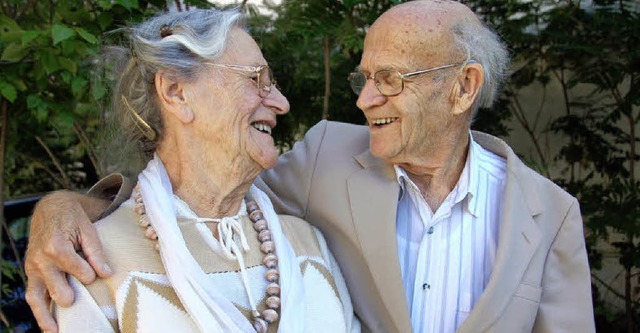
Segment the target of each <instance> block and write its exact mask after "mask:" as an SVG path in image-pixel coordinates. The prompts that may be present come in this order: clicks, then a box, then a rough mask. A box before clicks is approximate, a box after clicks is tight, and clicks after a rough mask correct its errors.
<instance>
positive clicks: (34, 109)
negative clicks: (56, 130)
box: [27, 95, 49, 123]
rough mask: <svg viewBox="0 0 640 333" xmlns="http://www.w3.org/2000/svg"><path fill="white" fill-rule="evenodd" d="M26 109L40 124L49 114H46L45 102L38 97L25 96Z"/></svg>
mask: <svg viewBox="0 0 640 333" xmlns="http://www.w3.org/2000/svg"><path fill="white" fill-rule="evenodd" d="M27 108H28V109H29V110H31V113H32V114H33V115H35V116H36V120H37V121H38V122H40V123H42V122H45V121H46V120H47V117H48V116H49V113H48V112H47V102H45V101H44V100H43V99H42V98H40V96H38V95H29V96H27Z"/></svg>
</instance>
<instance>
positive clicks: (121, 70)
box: [105, 9, 244, 168]
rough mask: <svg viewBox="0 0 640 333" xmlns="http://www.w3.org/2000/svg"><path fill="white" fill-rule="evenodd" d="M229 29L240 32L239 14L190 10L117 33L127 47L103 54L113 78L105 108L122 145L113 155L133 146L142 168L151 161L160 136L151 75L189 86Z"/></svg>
mask: <svg viewBox="0 0 640 333" xmlns="http://www.w3.org/2000/svg"><path fill="white" fill-rule="evenodd" d="M234 27H239V28H244V26H243V15H242V14H241V13H240V12H239V11H238V10H236V9H231V10H216V9H193V10H189V11H185V12H169V13H164V14H160V15H157V16H155V17H152V18H150V19H148V20H146V21H144V22H142V23H140V24H139V25H137V26H133V27H130V28H124V29H121V30H123V31H125V32H126V35H127V36H128V40H129V46H128V47H110V48H107V50H106V52H105V55H106V60H107V62H108V63H109V64H111V66H112V67H111V70H112V71H113V73H114V76H116V78H115V85H114V87H113V94H112V100H111V103H112V109H113V115H114V116H115V117H116V118H117V127H118V132H119V134H118V135H117V136H118V138H116V139H121V140H119V141H124V142H121V143H119V145H120V147H119V148H120V149H119V150H122V152H123V153H128V154H130V150H132V149H127V148H132V147H127V146H131V145H134V146H136V147H135V148H138V149H139V152H140V153H141V154H140V155H141V159H142V160H141V161H140V162H142V166H144V164H146V162H147V161H148V160H150V159H151V158H152V157H153V153H154V152H155V150H156V144H157V142H158V140H159V139H160V138H161V137H162V132H163V124H162V117H161V113H160V107H159V104H158V99H157V94H156V90H155V83H154V79H155V75H156V73H157V72H158V71H160V70H163V71H165V72H166V73H168V74H169V75H172V76H174V77H175V78H176V79H180V80H185V81H187V82H193V80H196V79H197V78H198V75H199V73H200V72H201V68H202V66H203V61H215V60H216V59H218V58H219V57H220V56H221V55H222V53H223V52H224V51H225V46H226V45H227V41H228V37H229V32H230V31H231V30H232V28H234ZM127 104H128V105H127ZM129 106H130V107H129ZM131 112H135V113H136V114H137V115H138V116H140V118H141V119H143V120H144V121H145V122H146V123H147V124H148V125H149V126H150V127H151V128H152V129H153V130H154V131H155V133H156V135H155V137H153V136H149V135H148V132H145V131H143V130H141V124H140V122H139V121H140V119H138V118H136V117H135V115H132V114H131ZM145 134H146V135H145ZM123 144H124V146H123ZM138 167H139V166H136V168H138Z"/></svg>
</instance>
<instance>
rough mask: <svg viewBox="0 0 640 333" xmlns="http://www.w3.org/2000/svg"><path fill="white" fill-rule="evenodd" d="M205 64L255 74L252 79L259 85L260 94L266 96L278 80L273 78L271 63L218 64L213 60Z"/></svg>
mask: <svg viewBox="0 0 640 333" xmlns="http://www.w3.org/2000/svg"><path fill="white" fill-rule="evenodd" d="M204 64H205V65H209V66H215V67H222V68H228V69H231V70H235V71H239V72H244V73H249V74H255V75H256V76H255V77H253V76H252V77H251V80H252V81H254V83H255V84H256V85H257V86H258V95H260V97H262V98H265V97H267V96H269V94H270V93H271V87H273V86H274V85H276V81H275V80H274V78H273V71H271V67H269V65H260V66H246V65H230V64H216V63H212V62H205V63H204Z"/></svg>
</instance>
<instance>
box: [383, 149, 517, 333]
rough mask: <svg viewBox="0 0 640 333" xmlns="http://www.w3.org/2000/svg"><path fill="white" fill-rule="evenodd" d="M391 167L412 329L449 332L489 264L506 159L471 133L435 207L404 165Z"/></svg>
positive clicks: (485, 276) (472, 298) (459, 320)
mask: <svg viewBox="0 0 640 333" xmlns="http://www.w3.org/2000/svg"><path fill="white" fill-rule="evenodd" d="M395 169H396V176H397V180H398V182H399V183H400V188H401V192H400V193H401V194H400V199H399V201H398V210H397V216H396V227H397V229H396V232H397V233H396V237H397V240H398V256H399V259H400V267H401V269H402V279H403V283H404V287H405V291H406V296H407V301H408V306H409V313H410V315H411V324H412V327H413V331H414V332H425V333H427V332H429V333H447V332H455V330H456V329H457V328H458V327H459V326H460V325H461V324H462V322H463V321H464V320H465V319H466V318H467V316H468V315H469V313H470V312H471V310H472V309H473V307H474V306H475V304H476V302H477V301H478V298H479V297H480V295H481V294H482V292H483V290H484V288H485V287H486V285H487V283H488V281H489V277H490V275H491V272H492V270H493V263H494V260H495V256H496V249H497V246H498V232H499V219H500V211H501V203H502V196H503V193H504V185H505V178H506V161H505V159H503V158H501V157H499V156H497V155H495V154H493V153H491V152H489V151H488V150H486V149H484V148H482V147H481V146H480V145H478V144H477V143H475V142H474V141H473V138H471V144H470V148H469V152H468V155H467V162H466V164H465V166H464V169H463V171H462V174H461V175H460V179H459V181H458V183H457V184H456V186H455V188H454V189H453V190H452V191H451V193H449V195H448V196H447V198H446V199H445V200H444V202H443V203H442V205H441V206H440V207H439V208H438V209H437V210H436V212H433V211H432V210H431V208H430V207H429V205H428V204H427V202H426V201H425V199H424V198H423V197H422V194H421V193H420V191H419V190H418V187H417V186H416V185H415V184H414V183H413V182H412V181H411V179H409V177H408V176H407V173H406V172H405V171H404V170H403V169H401V168H400V167H397V166H396V168H395Z"/></svg>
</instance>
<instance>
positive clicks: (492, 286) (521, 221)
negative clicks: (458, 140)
mask: <svg viewBox="0 0 640 333" xmlns="http://www.w3.org/2000/svg"><path fill="white" fill-rule="evenodd" d="M473 137H474V140H476V142H478V143H479V144H480V145H481V146H482V147H484V148H485V149H488V150H490V151H492V152H493V153H495V154H497V155H499V156H502V157H504V158H505V159H506V160H507V178H506V185H505V191H504V199H503V203H502V213H501V215H500V235H499V238H498V250H497V253H496V260H495V264H494V267H493V272H492V273H491V277H490V278H489V283H488V284H487V287H486V288H485V290H484V292H483V293H482V295H481V296H480V299H478V302H477V303H476V305H475V307H474V309H473V311H471V313H470V314H469V317H468V318H467V319H466V320H465V321H464V322H463V323H462V325H461V326H460V327H459V329H458V331H457V332H459V333H470V332H484V331H485V330H487V329H488V328H489V327H490V326H491V325H492V324H493V323H495V321H496V320H498V319H499V317H500V315H501V314H502V313H504V309H505V308H506V307H507V305H508V304H509V301H510V300H511V298H512V297H513V295H514V294H515V293H516V291H517V289H518V286H519V285H520V283H521V281H522V277H523V276H524V273H525V272H526V270H527V267H528V266H529V263H530V261H531V259H532V258H533V256H534V254H535V253H536V251H537V249H538V246H539V244H540V241H541V239H542V234H541V232H540V229H539V227H538V225H537V224H536V222H535V221H534V216H536V215H538V214H539V213H541V212H542V210H543V206H542V203H541V202H540V200H539V197H538V193H537V191H536V184H535V182H534V181H533V177H531V176H530V175H529V173H530V172H531V171H530V170H529V169H528V168H527V167H526V166H525V165H524V164H523V163H522V162H521V161H520V160H519V159H518V157H517V156H516V155H515V153H514V152H513V151H512V150H511V148H509V146H508V145H507V144H506V143H505V142H504V141H502V140H500V139H498V138H495V137H493V136H490V135H488V134H484V133H480V132H474V133H473Z"/></svg>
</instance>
